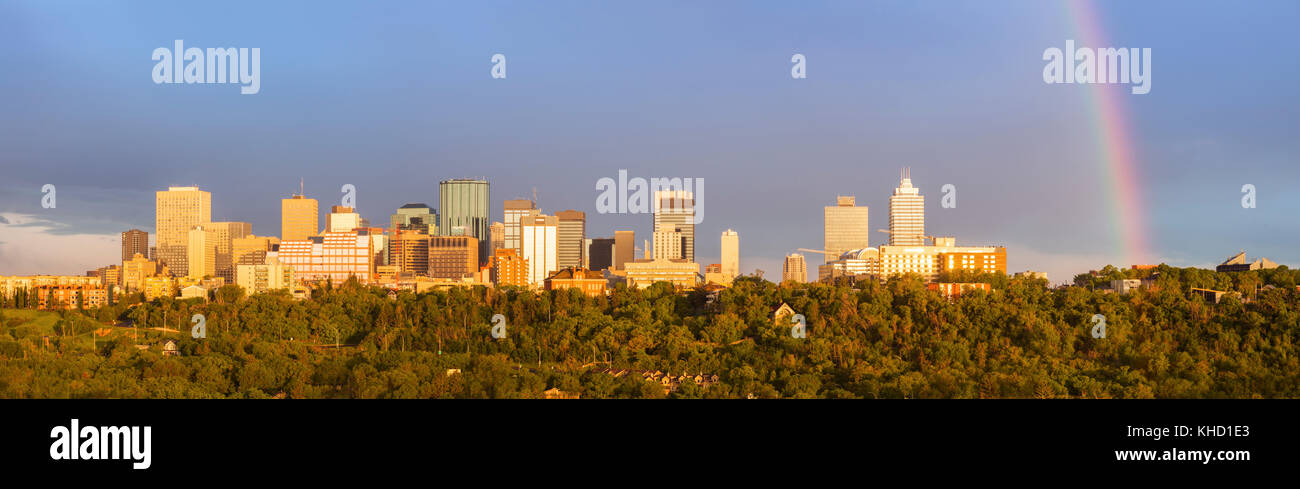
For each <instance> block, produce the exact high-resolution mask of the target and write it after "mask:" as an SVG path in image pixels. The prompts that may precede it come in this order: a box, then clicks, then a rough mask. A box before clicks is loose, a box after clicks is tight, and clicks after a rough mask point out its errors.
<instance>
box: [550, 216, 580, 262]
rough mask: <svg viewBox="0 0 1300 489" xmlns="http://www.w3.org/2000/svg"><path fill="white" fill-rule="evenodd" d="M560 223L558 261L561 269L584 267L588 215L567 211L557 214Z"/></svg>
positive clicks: (557, 242)
mask: <svg viewBox="0 0 1300 489" xmlns="http://www.w3.org/2000/svg"><path fill="white" fill-rule="evenodd" d="M555 218H556V219H557V220H558V222H559V228H558V231H557V232H558V234H557V236H556V246H557V247H558V248H557V250H558V251H557V254H556V260H557V263H558V264H559V267H560V269H561V270H562V269H565V268H569V267H581V266H584V265H583V263H584V262H585V260H584V258H585V257H586V255H587V253H586V248H587V246H586V244H587V214H586V213H585V212H582V211H575V210H567V211H560V212H556V213H555Z"/></svg>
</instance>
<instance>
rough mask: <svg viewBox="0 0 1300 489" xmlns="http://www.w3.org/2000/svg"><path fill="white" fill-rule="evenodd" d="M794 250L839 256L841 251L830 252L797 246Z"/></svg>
mask: <svg viewBox="0 0 1300 489" xmlns="http://www.w3.org/2000/svg"><path fill="white" fill-rule="evenodd" d="M795 251H802V252H804V253H819V254H822V255H832V256H840V254H841V253H832V252H830V251H823V250H810V249H808V248H798V249H796V250H795Z"/></svg>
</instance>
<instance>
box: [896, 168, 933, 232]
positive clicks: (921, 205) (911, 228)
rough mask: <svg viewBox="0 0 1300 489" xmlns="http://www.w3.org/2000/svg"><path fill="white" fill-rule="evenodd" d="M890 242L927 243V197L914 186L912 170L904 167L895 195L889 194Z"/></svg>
mask: <svg viewBox="0 0 1300 489" xmlns="http://www.w3.org/2000/svg"><path fill="white" fill-rule="evenodd" d="M889 244H890V245H893V246H923V245H925V197H924V196H922V195H921V189H918V188H916V187H913V186H912V172H911V170H909V169H906V168H905V169H903V175H902V178H900V180H899V184H898V188H896V189H894V195H891V196H889Z"/></svg>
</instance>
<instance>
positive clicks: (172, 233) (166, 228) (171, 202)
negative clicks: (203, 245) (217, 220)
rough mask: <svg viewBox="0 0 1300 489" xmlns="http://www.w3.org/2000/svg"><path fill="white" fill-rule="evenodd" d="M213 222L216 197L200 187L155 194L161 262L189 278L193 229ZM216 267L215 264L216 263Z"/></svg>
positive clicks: (175, 189) (155, 217) (159, 259)
mask: <svg viewBox="0 0 1300 489" xmlns="http://www.w3.org/2000/svg"><path fill="white" fill-rule="evenodd" d="M211 221H212V194H211V193H208V192H204V191H202V190H199V188H198V187H168V188H167V190H160V191H158V192H157V193H155V210H154V230H155V231H156V232H157V233H158V238H157V248H158V252H157V254H158V261H159V262H161V264H162V265H165V266H167V267H168V268H169V269H170V270H171V273H172V275H174V276H177V277H184V276H186V275H189V274H190V272H189V268H188V266H187V263H188V258H189V257H188V256H187V253H186V252H187V250H188V249H189V242H190V230H191V229H194V227H195V226H199V225H202V224H203V223H206V222H211ZM214 265H215V263H214Z"/></svg>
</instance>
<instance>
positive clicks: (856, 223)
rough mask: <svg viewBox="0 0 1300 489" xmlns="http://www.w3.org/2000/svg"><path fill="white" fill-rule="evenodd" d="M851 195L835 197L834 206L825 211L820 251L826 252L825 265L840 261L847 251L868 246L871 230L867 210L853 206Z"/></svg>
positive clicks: (863, 207)
mask: <svg viewBox="0 0 1300 489" xmlns="http://www.w3.org/2000/svg"><path fill="white" fill-rule="evenodd" d="M855 203H856V199H854V197H853V196H852V195H840V196H836V197H835V205H834V206H828V207H826V209H825V213H824V218H825V231H824V233H825V234H824V241H823V244H822V250H823V251H825V252H826V263H830V262H832V261H835V260H838V259H840V255H842V254H844V252H846V251H849V250H857V249H862V248H866V247H868V246H870V245H869V244H867V243H868V240H869V239H870V237H871V228H870V227H869V226H868V223H869V219H868V217H869V216H868V214H867V212H868V209H867V207H866V206H862V207H858V206H857V205H855Z"/></svg>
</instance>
